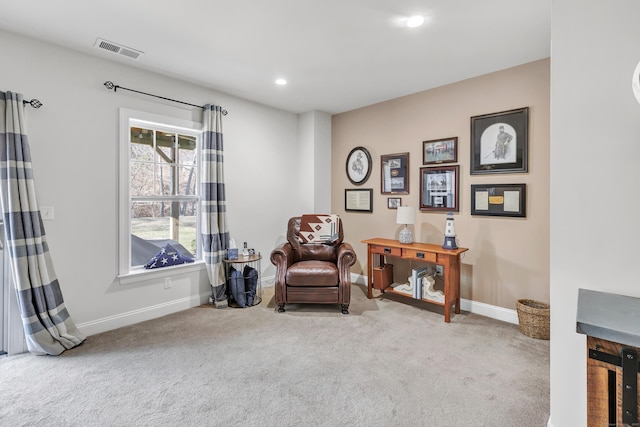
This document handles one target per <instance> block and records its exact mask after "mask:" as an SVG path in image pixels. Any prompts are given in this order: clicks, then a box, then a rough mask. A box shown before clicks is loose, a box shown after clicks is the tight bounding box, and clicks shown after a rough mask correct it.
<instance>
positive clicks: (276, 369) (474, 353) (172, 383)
mask: <svg viewBox="0 0 640 427" xmlns="http://www.w3.org/2000/svg"><path fill="white" fill-rule="evenodd" d="M352 294H353V295H352V304H351V308H350V314H349V315H343V314H341V313H340V310H339V307H338V306H333V305H297V306H288V307H287V311H286V312H285V313H277V312H276V310H275V304H274V302H273V289H272V288H267V289H265V290H264V294H263V301H262V303H261V304H259V305H257V306H254V307H251V308H246V309H237V308H236V309H234V308H226V309H215V308H213V307H212V306H208V305H205V306H201V307H197V308H193V309H190V310H186V311H183V312H180V313H176V314H172V315H169V316H165V317H162V318H159V319H155V320H151V321H148V322H143V323H140V324H137V325H133V326H129V327H125V328H121V329H118V330H114V331H110V332H106V333H102V334H98V335H94V336H91V337H89V338H88V340H87V341H86V342H85V343H84V344H83V345H81V346H80V347H78V348H76V349H73V350H69V351H66V352H64V353H63V354H62V355H61V356H58V357H50V356H33V355H30V354H24V355H17V356H11V357H6V356H5V357H2V358H0V384H1V386H0V387H1V389H2V402H1V404H0V425H2V426H32V425H42V426H54V425H56V426H178V425H180V426H236V425H238V426H240V425H242V426H343V425H347V426H385V427H388V426H438V427H439V426H444V427H446V426H469V425H473V426H491V427H500V426H519V427H527V426H536V427H543V426H545V425H546V423H547V420H548V418H549V342H548V341H544V340H536V339H533V338H529V337H527V336H525V335H523V334H522V333H521V332H520V331H519V329H518V327H517V326H516V325H511V324H507V323H503V322H499V321H495V320H492V319H488V318H485V317H482V316H478V315H474V314H469V313H465V312H463V313H461V314H458V315H454V316H453V317H452V321H451V323H450V324H446V323H444V321H443V317H442V314H441V313H442V310H441V308H440V307H435V309H434V308H433V306H431V305H429V304H427V303H424V304H417V306H415V305H416V304H406V303H402V302H399V301H397V298H394V299H392V298H391V297H383V298H381V297H376V298H374V299H372V300H369V299H367V298H366V295H365V290H364V289H363V288H362V287H359V286H353V292H352Z"/></svg>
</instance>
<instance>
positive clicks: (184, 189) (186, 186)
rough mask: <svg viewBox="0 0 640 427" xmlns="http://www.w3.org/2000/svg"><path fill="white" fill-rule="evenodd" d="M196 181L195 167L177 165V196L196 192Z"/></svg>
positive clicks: (190, 194)
mask: <svg viewBox="0 0 640 427" xmlns="http://www.w3.org/2000/svg"><path fill="white" fill-rule="evenodd" d="M196 181H197V174H196V168H195V167H193V166H189V167H184V166H181V167H178V195H179V196H192V195H194V194H196Z"/></svg>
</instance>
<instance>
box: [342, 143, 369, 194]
mask: <svg viewBox="0 0 640 427" xmlns="http://www.w3.org/2000/svg"><path fill="white" fill-rule="evenodd" d="M346 167H347V177H348V178H349V181H351V183H352V184H353V185H362V184H364V183H365V182H366V181H367V179H369V175H371V155H370V154H369V151H367V149H366V148H364V147H356V148H354V149H353V150H351V152H349V155H348V156H347V165H346Z"/></svg>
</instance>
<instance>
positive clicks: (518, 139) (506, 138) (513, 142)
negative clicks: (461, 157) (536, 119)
mask: <svg viewBox="0 0 640 427" xmlns="http://www.w3.org/2000/svg"><path fill="white" fill-rule="evenodd" d="M528 139H529V107H524V108H518V109H516V110H509V111H502V112H500V113H493V114H485V115H482V116H474V117H471V175H477V174H487V173H514V172H527V171H528V170H529V169H528V163H527V157H528V154H527V152H528Z"/></svg>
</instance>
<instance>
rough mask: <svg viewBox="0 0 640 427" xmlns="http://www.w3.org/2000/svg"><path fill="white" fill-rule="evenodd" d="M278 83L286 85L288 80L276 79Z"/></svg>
mask: <svg viewBox="0 0 640 427" xmlns="http://www.w3.org/2000/svg"><path fill="white" fill-rule="evenodd" d="M276 84H277V85H278V86H284V85H286V84H287V81H286V80H285V79H276Z"/></svg>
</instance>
